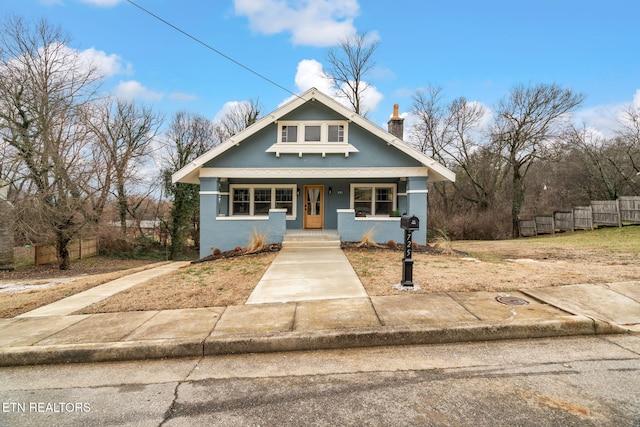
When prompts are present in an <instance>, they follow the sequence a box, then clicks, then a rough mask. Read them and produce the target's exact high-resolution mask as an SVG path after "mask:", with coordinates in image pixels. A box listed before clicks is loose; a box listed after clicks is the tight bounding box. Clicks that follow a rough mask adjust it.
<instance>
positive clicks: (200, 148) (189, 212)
mask: <svg viewBox="0 0 640 427" xmlns="http://www.w3.org/2000/svg"><path fill="white" fill-rule="evenodd" d="M166 138H167V142H168V144H169V147H168V148H169V157H168V158H167V165H166V167H165V168H164V169H163V179H164V183H165V190H166V192H167V194H168V195H170V196H171V197H172V199H173V204H172V206H171V212H170V216H171V219H170V221H169V223H168V229H169V232H170V234H171V249H170V253H169V259H173V260H175V259H177V258H178V257H179V255H180V253H181V251H182V249H183V247H184V245H185V242H186V238H187V233H188V232H189V230H190V229H193V228H196V230H194V233H193V234H194V237H195V236H196V235H197V226H196V224H198V209H199V206H200V205H199V197H200V196H199V193H198V186H197V185H195V184H185V183H181V182H179V183H175V184H173V183H172V182H171V175H172V174H173V173H174V172H176V171H178V170H180V169H182V168H183V167H185V166H186V165H188V164H189V163H190V162H191V161H193V160H194V159H195V158H197V157H198V156H201V155H202V154H204V153H206V152H207V150H209V149H211V148H212V147H213V146H214V127H213V124H212V123H211V122H210V121H209V120H207V119H206V118H204V117H202V116H198V115H195V114H189V113H186V112H184V111H181V112H178V113H176V114H175V115H174V116H173V119H172V120H171V124H170V126H169V131H168V132H167V135H166Z"/></svg>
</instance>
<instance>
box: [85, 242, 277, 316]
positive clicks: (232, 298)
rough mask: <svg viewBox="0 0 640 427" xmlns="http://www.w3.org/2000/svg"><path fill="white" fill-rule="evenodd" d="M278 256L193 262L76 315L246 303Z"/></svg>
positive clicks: (272, 254)
mask: <svg viewBox="0 0 640 427" xmlns="http://www.w3.org/2000/svg"><path fill="white" fill-rule="evenodd" d="M275 256H276V253H275V252H267V253H261V254H255V255H244V256H242V257H236V258H228V259H219V260H216V261H209V262H204V263H201V264H193V265H190V266H188V267H185V268H181V269H180V270H178V271H176V272H174V273H171V274H167V275H164V276H161V277H157V278H155V279H152V280H150V281H148V282H146V283H143V284H141V285H138V286H135V287H133V288H131V289H128V290H126V291H123V292H120V293H118V294H116V295H114V296H112V297H110V298H107V299H106V300H104V301H101V302H98V303H96V304H93V305H90V306H88V307H86V308H84V309H83V310H81V311H78V312H77V313H76V314H92V313H111V312H119V311H144V310H169V309H180V308H200V307H221V306H228V305H242V304H244V303H245V301H246V300H247V298H249V295H250V294H251V292H252V291H253V289H254V288H255V286H256V285H257V284H258V281H259V280H260V278H261V277H262V275H263V274H264V272H265V271H266V269H267V268H268V267H269V265H270V264H271V261H272V260H273V258H275Z"/></svg>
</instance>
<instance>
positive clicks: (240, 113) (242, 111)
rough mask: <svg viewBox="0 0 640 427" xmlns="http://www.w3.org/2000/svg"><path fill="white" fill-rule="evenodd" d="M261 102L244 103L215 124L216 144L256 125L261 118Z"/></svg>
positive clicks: (250, 101) (240, 103)
mask: <svg viewBox="0 0 640 427" xmlns="http://www.w3.org/2000/svg"><path fill="white" fill-rule="evenodd" d="M260 109H261V107H260V101H259V100H257V99H256V100H253V99H252V100H249V101H242V102H239V103H237V104H235V105H234V106H233V108H231V109H230V110H229V111H228V112H227V113H226V114H225V115H224V116H222V117H221V118H220V119H218V120H216V121H215V123H214V127H215V136H216V142H217V143H218V144H221V143H223V142H224V141H226V140H227V139H229V138H231V137H232V136H233V135H235V134H237V133H238V132H240V131H243V130H244V129H246V128H247V127H249V126H251V125H252V124H254V123H255V122H256V121H257V120H258V118H259V117H260Z"/></svg>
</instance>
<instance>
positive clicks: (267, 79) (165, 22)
mask: <svg viewBox="0 0 640 427" xmlns="http://www.w3.org/2000/svg"><path fill="white" fill-rule="evenodd" d="M126 1H127V2H128V3H129V4H131V5H132V6H135V7H137V8H138V9H140V10H141V11H143V12H144V13H146V14H148V15H150V16H152V17H154V18H155V19H157V20H158V21H160V22H162V23H163V24H165V25H167V26H169V27H171V28H173V29H174V30H176V31H177V32H179V33H181V34H183V35H185V36H187V37H189V38H190V39H191V40H193V41H195V42H196V43H199V44H201V45H202V46H204V47H206V48H207V49H209V50H211V51H213V52H215V53H217V54H218V55H220V56H222V57H223V58H225V59H226V60H228V61H231V62H233V63H234V64H236V65H238V66H240V67H242V68H244V69H245V70H247V71H249V72H250V73H252V74H254V75H256V76H258V77H260V78H261V79H263V80H266V81H267V82H269V83H271V84H272V85H274V86H276V87H278V88H280V89H282V90H284V91H285V92H288V93H290V94H291V95H293V96H295V97H298V98H299V97H300V96H299V95H298V94H297V93H294V92H292V91H290V90H289V89H287V88H286V87H284V86H282V85H281V84H279V83H276V82H275V81H273V80H271V79H270V78H268V77H266V76H264V75H262V74H260V73H259V72H257V71H255V70H253V69H252V68H250V67H248V66H246V65H244V64H243V63H241V62H239V61H236V60H235V59H233V58H232V57H230V56H229V55H226V54H224V53H222V52H220V51H219V50H218V49H216V48H214V47H213V46H211V45H210V44H208V43H205V42H204V41H202V40H200V39H199V38H197V37H195V36H193V35H191V34H189V33H187V32H186V31H184V30H182V29H181V28H179V27H176V26H175V25H173V24H172V23H170V22H169V21H167V20H165V19H163V18H161V17H160V16H158V15H156V14H155V13H153V12H151V11H150V10H147V9H145V8H144V7H142V6H140V5H139V4H136V3H135V2H134V1H133V0H126Z"/></svg>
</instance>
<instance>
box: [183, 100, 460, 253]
mask: <svg viewBox="0 0 640 427" xmlns="http://www.w3.org/2000/svg"><path fill="white" fill-rule="evenodd" d="M403 120H404V119H402V118H400V117H398V112H397V106H395V108H394V115H393V117H392V118H391V119H390V120H389V129H388V131H385V130H384V129H382V128H380V127H379V126H377V125H375V124H373V123H371V122H370V121H368V120H367V119H365V118H363V117H361V116H360V115H358V114H356V113H354V112H353V111H351V110H349V109H348V108H346V107H345V106H344V105H342V104H340V103H339V102H337V101H335V100H334V99H332V98H331V97H329V96H327V95H325V94H324V93H322V92H320V91H318V90H317V89H310V90H308V91H307V92H305V93H303V94H302V95H299V96H297V97H295V98H293V99H292V100H291V101H289V102H288V103H286V104H284V105H282V106H281V107H280V108H278V109H277V110H275V111H274V112H272V113H270V114H267V115H266V116H264V117H262V118H261V119H260V120H258V121H257V122H256V123H254V124H253V125H251V126H250V127H248V128H246V129H245V130H244V131H242V132H240V133H238V134H237V135H235V136H233V137H232V138H230V139H229V140H227V141H225V142H224V143H222V144H220V145H218V146H216V147H215V148H213V149H211V150H210V151H208V152H207V153H205V154H204V155H202V156H200V157H199V158H197V159H196V160H194V161H193V162H192V163H191V164H189V165H188V166H186V167H184V168H182V169H181V170H179V171H178V172H176V173H175V174H174V175H173V182H185V183H193V184H199V185H200V255H201V256H203V257H204V256H207V255H210V254H211V252H212V251H213V250H214V249H215V248H219V249H220V250H222V251H225V250H231V249H233V248H235V247H238V246H239V247H246V246H247V245H248V244H249V241H250V239H251V235H252V234H253V233H254V230H255V231H257V232H258V233H261V234H264V235H266V236H267V238H268V240H269V242H270V243H281V242H282V240H283V237H284V235H285V233H286V232H287V230H296V229H323V230H337V233H338V234H339V236H340V239H341V240H342V241H360V239H361V238H362V236H363V235H364V234H365V233H366V232H368V231H372V232H373V236H374V239H375V240H376V241H378V242H386V241H388V240H395V241H399V242H400V241H402V236H403V234H402V230H401V229H400V218H398V217H394V216H392V214H393V213H394V211H395V212H398V211H399V212H407V213H409V214H412V215H416V216H417V217H418V218H419V219H420V224H421V229H420V231H418V232H414V234H413V241H414V242H417V243H419V244H425V243H426V240H427V234H426V224H427V181H431V182H436V181H454V179H455V175H454V173H453V172H451V171H450V170H448V169H447V168H445V167H444V166H443V165H441V164H439V163H437V162H436V161H435V160H433V159H431V158H430V157H428V156H426V155H424V154H423V153H421V152H419V151H418V150H416V149H414V148H412V147H411V146H409V145H408V144H406V143H405V142H404V141H403V140H402V132H403Z"/></svg>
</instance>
